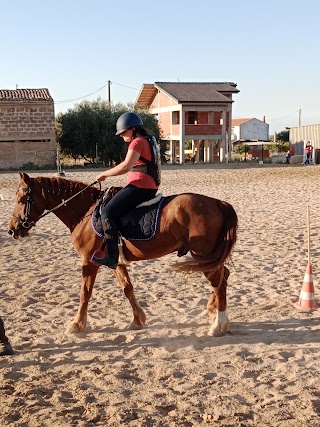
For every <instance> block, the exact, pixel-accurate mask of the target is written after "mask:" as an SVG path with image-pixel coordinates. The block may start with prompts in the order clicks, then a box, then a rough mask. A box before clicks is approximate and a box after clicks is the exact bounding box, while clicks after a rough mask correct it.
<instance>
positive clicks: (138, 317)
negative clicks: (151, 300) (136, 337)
mask: <svg viewBox="0 0 320 427" xmlns="http://www.w3.org/2000/svg"><path fill="white" fill-rule="evenodd" d="M115 275H116V277H117V280H118V282H119V284H120V286H121V288H122V290H123V293H124V294H125V296H126V297H127V298H128V300H129V301H130V304H131V307H132V310H133V319H132V322H131V327H132V328H134V329H142V328H143V327H144V325H145V323H146V315H145V312H144V311H143V310H142V308H141V306H140V304H139V303H138V301H137V300H136V296H135V294H134V291H133V286H132V283H131V281H130V277H129V274H128V270H127V267H126V266H125V265H124V264H119V265H118V267H117V268H116V270H115Z"/></svg>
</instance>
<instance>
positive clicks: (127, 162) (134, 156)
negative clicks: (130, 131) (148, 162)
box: [96, 150, 140, 182]
mask: <svg viewBox="0 0 320 427" xmlns="http://www.w3.org/2000/svg"><path fill="white" fill-rule="evenodd" d="M139 157H140V153H138V152H137V151H134V150H128V152H127V155H126V158H125V159H124V161H123V162H121V163H119V164H118V165H117V166H115V167H114V168H111V169H107V170H106V171H104V172H101V173H100V174H99V175H97V176H96V180H97V181H98V182H101V181H104V180H105V179H106V178H109V177H110V176H118V175H123V174H125V173H127V172H129V171H131V169H132V168H133V166H134V165H135V164H136V163H137V161H138V159H139Z"/></svg>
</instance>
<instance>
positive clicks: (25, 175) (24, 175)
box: [19, 172, 30, 184]
mask: <svg viewBox="0 0 320 427" xmlns="http://www.w3.org/2000/svg"><path fill="white" fill-rule="evenodd" d="M19 175H20V179H22V180H23V181H24V182H25V183H26V184H29V181H30V177H29V175H28V174H26V173H24V172H19Z"/></svg>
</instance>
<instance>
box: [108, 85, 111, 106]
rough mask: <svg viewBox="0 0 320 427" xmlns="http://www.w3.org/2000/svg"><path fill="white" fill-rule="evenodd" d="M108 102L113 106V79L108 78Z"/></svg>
mask: <svg viewBox="0 0 320 427" xmlns="http://www.w3.org/2000/svg"><path fill="white" fill-rule="evenodd" d="M108 104H109V107H111V81H110V80H108Z"/></svg>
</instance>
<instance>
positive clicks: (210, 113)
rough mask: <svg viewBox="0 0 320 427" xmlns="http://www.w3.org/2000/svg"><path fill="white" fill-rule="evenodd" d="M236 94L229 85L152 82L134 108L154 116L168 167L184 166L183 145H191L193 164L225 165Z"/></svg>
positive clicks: (140, 95) (235, 89)
mask: <svg viewBox="0 0 320 427" xmlns="http://www.w3.org/2000/svg"><path fill="white" fill-rule="evenodd" d="M238 92H239V90H238V89H237V85H236V84H235V83H230V82H225V83H182V82H181V83H180V82H178V83H169V82H155V83H153V84H144V85H143V87H142V89H141V91H140V93H139V95H138V98H137V100H136V106H138V107H140V108H143V109H147V110H149V111H150V113H151V114H154V115H156V116H157V118H158V122H159V126H160V129H161V132H162V139H164V140H167V141H168V146H169V153H170V161H171V163H175V162H176V161H177V160H178V161H179V162H180V163H181V164H182V163H185V141H190V142H191V145H192V155H193V156H194V159H195V161H196V162H199V161H202V162H205V163H212V162H214V161H220V162H225V161H228V159H229V158H230V150H231V147H230V141H231V119H232V103H233V100H232V96H233V95H234V94H237V93H238Z"/></svg>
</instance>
